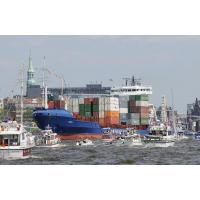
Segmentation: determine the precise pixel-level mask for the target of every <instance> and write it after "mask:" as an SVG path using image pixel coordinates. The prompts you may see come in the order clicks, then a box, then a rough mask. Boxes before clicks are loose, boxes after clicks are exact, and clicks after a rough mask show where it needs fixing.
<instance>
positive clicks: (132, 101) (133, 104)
mask: <svg viewBox="0 0 200 200" xmlns="http://www.w3.org/2000/svg"><path fill="white" fill-rule="evenodd" d="M128 105H129V107H136V102H135V100H130V101H128Z"/></svg>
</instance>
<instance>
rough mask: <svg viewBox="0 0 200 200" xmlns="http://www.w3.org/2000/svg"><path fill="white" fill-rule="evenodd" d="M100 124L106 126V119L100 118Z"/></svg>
mask: <svg viewBox="0 0 200 200" xmlns="http://www.w3.org/2000/svg"><path fill="white" fill-rule="evenodd" d="M99 125H100V126H105V119H104V118H99Z"/></svg>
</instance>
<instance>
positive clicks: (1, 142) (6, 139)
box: [0, 134, 20, 146]
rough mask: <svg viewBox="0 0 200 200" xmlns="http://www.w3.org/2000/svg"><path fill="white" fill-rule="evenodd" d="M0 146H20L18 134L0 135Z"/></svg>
mask: <svg viewBox="0 0 200 200" xmlns="http://www.w3.org/2000/svg"><path fill="white" fill-rule="evenodd" d="M0 146H20V141H19V135H14V134H13V135H1V136H0Z"/></svg>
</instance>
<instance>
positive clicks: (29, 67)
mask: <svg viewBox="0 0 200 200" xmlns="http://www.w3.org/2000/svg"><path fill="white" fill-rule="evenodd" d="M28 71H29V72H34V69H33V63H32V57H31V50H30V53H29V66H28Z"/></svg>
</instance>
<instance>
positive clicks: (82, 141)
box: [76, 139, 93, 146]
mask: <svg viewBox="0 0 200 200" xmlns="http://www.w3.org/2000/svg"><path fill="white" fill-rule="evenodd" d="M76 145H77V146H89V145H93V142H92V141H91V140H88V139H85V140H80V141H78V142H76Z"/></svg>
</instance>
